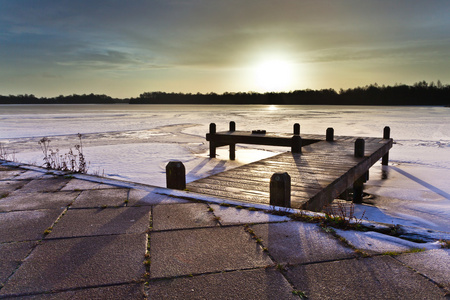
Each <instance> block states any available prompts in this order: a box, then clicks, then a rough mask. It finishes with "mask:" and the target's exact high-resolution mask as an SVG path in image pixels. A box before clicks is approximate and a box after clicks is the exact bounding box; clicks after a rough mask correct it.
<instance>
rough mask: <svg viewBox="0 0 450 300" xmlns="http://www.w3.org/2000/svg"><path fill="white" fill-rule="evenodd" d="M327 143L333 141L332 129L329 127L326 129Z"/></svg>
mask: <svg viewBox="0 0 450 300" xmlns="http://www.w3.org/2000/svg"><path fill="white" fill-rule="evenodd" d="M326 140H327V142H332V141H334V129H333V128H331V127H328V128H327V138H326Z"/></svg>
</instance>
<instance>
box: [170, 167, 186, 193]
mask: <svg viewBox="0 0 450 300" xmlns="http://www.w3.org/2000/svg"><path fill="white" fill-rule="evenodd" d="M166 185H167V188H168V189H175V190H184V189H186V169H185V167H184V165H183V163H182V162H181V161H179V160H172V161H170V162H169V163H168V164H167V165H166Z"/></svg>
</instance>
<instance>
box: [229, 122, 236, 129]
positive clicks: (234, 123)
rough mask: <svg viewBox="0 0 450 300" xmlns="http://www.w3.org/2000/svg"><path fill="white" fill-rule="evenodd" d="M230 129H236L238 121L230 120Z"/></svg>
mask: <svg viewBox="0 0 450 300" xmlns="http://www.w3.org/2000/svg"><path fill="white" fill-rule="evenodd" d="M230 131H236V122H234V121H230Z"/></svg>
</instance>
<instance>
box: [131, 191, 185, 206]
mask: <svg viewBox="0 0 450 300" xmlns="http://www.w3.org/2000/svg"><path fill="white" fill-rule="evenodd" d="M156 190H157V189H155V191H151V192H149V191H144V190H138V189H132V190H130V194H129V196H128V205H135V206H143V205H157V204H158V205H159V204H173V203H191V201H189V200H185V199H180V198H173V197H169V196H167V195H161V194H158V193H156Z"/></svg>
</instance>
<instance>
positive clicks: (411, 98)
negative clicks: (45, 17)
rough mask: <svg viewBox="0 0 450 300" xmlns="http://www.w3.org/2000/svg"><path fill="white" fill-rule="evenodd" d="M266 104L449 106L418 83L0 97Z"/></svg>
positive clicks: (439, 89)
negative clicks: (130, 95) (123, 95)
mask: <svg viewBox="0 0 450 300" xmlns="http://www.w3.org/2000/svg"><path fill="white" fill-rule="evenodd" d="M88 103H89V104H91V103H92V104H113V103H130V104H233V105H238V104H270V105H305V104H307V105H314V104H321V105H445V106H448V105H450V85H443V84H442V83H441V82H440V81H438V82H437V83H434V82H431V83H427V82H426V81H420V82H417V83H415V84H413V85H405V84H396V85H394V86H385V85H382V86H379V85H378V84H376V83H375V84H371V85H367V86H364V87H356V88H350V89H346V90H344V89H340V90H339V91H336V90H334V89H321V90H312V89H306V90H296V91H290V92H268V93H256V92H238V93H229V92H225V93H223V94H216V93H207V94H202V93H196V94H191V93H167V92H145V93H142V94H140V95H139V97H137V98H127V99H118V98H112V97H109V96H107V95H94V94H89V95H86V94H83V95H75V94H74V95H69V96H62V95H61V96H58V97H54V98H37V97H35V96H34V95H18V96H12V95H9V96H0V104H88Z"/></svg>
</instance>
